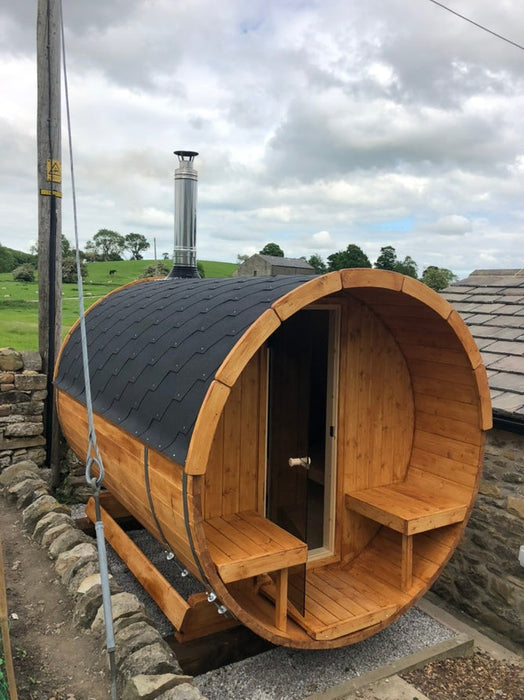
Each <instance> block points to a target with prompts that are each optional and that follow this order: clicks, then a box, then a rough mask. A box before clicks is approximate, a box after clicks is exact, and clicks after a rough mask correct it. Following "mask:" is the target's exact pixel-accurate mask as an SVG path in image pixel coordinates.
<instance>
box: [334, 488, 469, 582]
mask: <svg viewBox="0 0 524 700" xmlns="http://www.w3.org/2000/svg"><path fill="white" fill-rule="evenodd" d="M345 501H346V508H348V509H349V510H352V511H355V512H356V513H359V514H360V515H363V516H365V517H366V518H370V519H371V520H374V521H375V522H378V523H380V524H381V525H385V526H386V527H389V528H391V529H392V530H396V531H397V532H400V533H401V535H402V555H401V558H402V561H401V588H402V591H403V592H407V591H408V590H409V589H410V588H411V584H412V579H413V535H415V534H417V533H419V532H426V531H427V530H434V529H436V528H438V527H444V526H445V525H451V524H452V523H458V522H461V521H462V520H464V518H465V517H466V513H467V510H468V505H467V504H465V503H461V502H459V501H458V500H457V501H455V500H453V499H451V498H448V497H447V496H442V495H440V494H438V493H435V492H430V491H429V490H426V489H423V488H421V487H420V486H415V485H414V484H410V483H409V482H407V481H405V482H400V483H396V484H388V485H387V486H377V487H374V488H368V489H362V490H361V491H355V492H353V493H351V494H346V496H345Z"/></svg>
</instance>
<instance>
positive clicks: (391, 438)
mask: <svg viewBox="0 0 524 700" xmlns="http://www.w3.org/2000/svg"><path fill="white" fill-rule="evenodd" d="M339 397H340V398H339V417H338V469H339V484H341V487H339V489H338V491H339V496H340V495H341V496H342V497H343V494H344V493H350V492H352V491H357V490H359V489H364V488H369V487H372V486H382V485H385V484H389V483H391V482H393V481H399V480H401V479H402V478H403V477H404V475H405V473H406V469H407V466H408V462H409V457H410V453H411V447H412V440H413V430H414V412H413V396H412V387H411V381H410V377H409V372H408V370H407V367H406V362H405V359H404V357H403V355H402V353H401V352H400V350H399V348H398V346H397V344H396V342H395V339H394V338H393V336H392V334H391V333H390V332H389V330H388V329H387V327H386V326H385V325H384V324H383V323H382V322H381V320H380V319H379V318H377V316H376V315H375V314H374V313H373V312H372V311H371V310H370V309H369V308H368V307H367V306H366V305H364V304H362V303H361V302H360V301H358V300H357V299H354V298H352V297H348V298H347V301H346V303H345V304H344V306H343V313H342V328H341V347H340V394H339ZM339 513H343V514H344V518H343V520H344V527H343V533H342V548H341V555H342V558H343V559H350V558H352V557H354V556H355V555H356V554H358V553H359V552H360V551H361V550H362V549H363V547H365V546H366V545H367V543H368V542H369V541H370V539H371V538H372V537H373V536H374V535H375V533H376V531H377V529H378V525H377V524H376V523H373V522H371V521H369V520H367V519H366V518H363V517H362V516H360V515H358V514H357V513H353V512H350V511H346V510H345V509H344V507H343V503H339Z"/></svg>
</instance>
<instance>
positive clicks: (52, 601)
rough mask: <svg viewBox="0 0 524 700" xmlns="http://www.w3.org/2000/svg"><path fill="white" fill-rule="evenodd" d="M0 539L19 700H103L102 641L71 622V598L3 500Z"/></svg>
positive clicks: (106, 687)
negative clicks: (0, 540)
mask: <svg viewBox="0 0 524 700" xmlns="http://www.w3.org/2000/svg"><path fill="white" fill-rule="evenodd" d="M0 537H1V539H2V545H3V550H4V564H5V571H4V577H5V582H6V588H7V605H8V611H9V623H10V637H11V648H12V652H13V658H14V665H15V675H16V682H17V691H18V697H19V698H20V700H51V699H53V700H105V698H109V697H110V680H109V673H108V662H107V652H106V650H105V644H104V642H103V641H102V640H99V639H98V638H96V637H95V636H94V635H93V634H92V633H90V632H87V631H83V630H80V629H79V628H77V627H76V626H75V625H74V624H73V604H72V598H71V596H70V594H69V593H68V591H67V589H66V588H65V587H64V586H63V585H62V583H61V581H60V579H59V578H58V576H57V575H56V573H55V569H54V566H53V562H52V561H51V560H50V559H49V558H48V556H47V553H46V552H45V550H43V549H41V548H40V547H39V546H38V545H37V544H36V543H35V542H34V541H33V540H32V539H31V538H30V537H29V536H28V534H27V532H26V531H25V529H24V527H23V525H22V517H21V513H20V512H19V511H17V510H16V508H15V507H14V506H12V505H10V504H8V503H6V501H5V500H4V499H3V498H2V499H0Z"/></svg>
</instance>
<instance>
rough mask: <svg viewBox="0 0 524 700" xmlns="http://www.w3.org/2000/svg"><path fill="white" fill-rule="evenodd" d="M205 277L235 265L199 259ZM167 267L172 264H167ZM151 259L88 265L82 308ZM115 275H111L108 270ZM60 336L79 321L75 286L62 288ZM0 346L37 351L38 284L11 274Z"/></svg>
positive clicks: (1, 297)
mask: <svg viewBox="0 0 524 700" xmlns="http://www.w3.org/2000/svg"><path fill="white" fill-rule="evenodd" d="M201 263H202V266H203V268H204V273H205V276H206V278H212V277H231V275H232V274H233V272H234V270H235V269H236V268H237V265H236V264H234V263H226V262H215V261H212V260H202V261H201ZM166 264H167V266H168V267H170V265H171V262H170V261H166ZM151 265H154V261H153V260H119V261H116V262H93V263H88V264H87V275H86V278H85V280H84V284H83V288H84V306H85V308H88V307H89V306H90V305H91V304H92V303H93V302H95V301H96V300H97V299H100V297H103V296H105V295H106V294H108V293H109V292H111V291H112V290H113V289H116V288H117V287H121V286H122V285H124V284H128V283H129V282H133V281H135V280H136V279H137V278H138V277H140V276H141V275H142V274H143V272H144V270H145V269H146V268H147V267H149V266H151ZM110 270H114V271H115V272H114V273H113V274H112V275H110V274H109V271H110ZM62 294H63V301H62V335H63V336H64V335H65V334H66V333H67V331H68V330H69V328H70V327H71V326H72V325H73V323H74V322H75V321H76V320H77V318H78V286H77V285H76V284H64V285H63V286H62ZM0 347H13V348H16V349H17V350H37V349H38V283H37V282H31V283H29V282H15V281H14V280H13V276H12V274H11V273H10V272H4V273H0Z"/></svg>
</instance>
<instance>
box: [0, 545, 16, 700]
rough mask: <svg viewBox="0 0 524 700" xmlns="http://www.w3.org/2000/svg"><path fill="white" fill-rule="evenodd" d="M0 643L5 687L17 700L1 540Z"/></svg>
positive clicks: (11, 697)
mask: <svg viewBox="0 0 524 700" xmlns="http://www.w3.org/2000/svg"><path fill="white" fill-rule="evenodd" d="M0 641H1V642H2V648H3V651H4V660H5V669H6V673H7V685H8V687H9V698H10V700H17V698H18V693H17V690H16V679H15V670H14V667H13V655H12V653H11V642H10V640H9V618H8V616H7V593H6V589H5V580H4V553H3V549H2V540H0Z"/></svg>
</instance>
